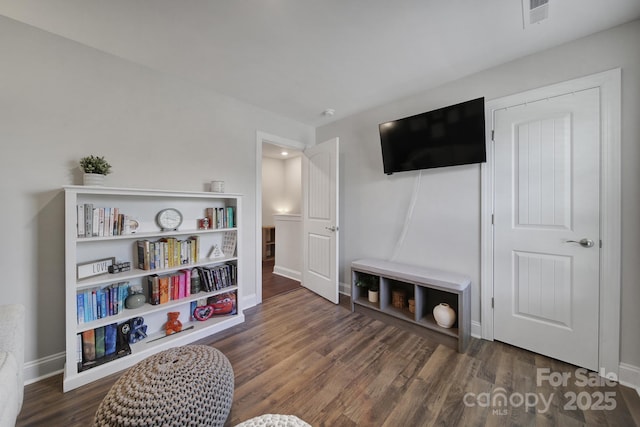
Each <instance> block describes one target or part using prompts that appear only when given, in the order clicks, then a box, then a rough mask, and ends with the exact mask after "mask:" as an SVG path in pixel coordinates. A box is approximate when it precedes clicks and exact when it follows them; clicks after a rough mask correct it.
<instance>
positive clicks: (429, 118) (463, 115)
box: [378, 97, 487, 175]
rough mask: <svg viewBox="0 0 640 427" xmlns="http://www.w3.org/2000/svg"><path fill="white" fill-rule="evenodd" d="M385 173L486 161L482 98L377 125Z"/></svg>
mask: <svg viewBox="0 0 640 427" xmlns="http://www.w3.org/2000/svg"><path fill="white" fill-rule="evenodd" d="M378 130H379V133H380V144H381V148H382V161H383V166H384V173H385V174H387V175H391V174H393V173H396V172H408V171H413V170H422V169H431V168H439V167H446V166H457V165H467V164H475V163H484V162H486V161H487V152H486V124H485V102H484V97H481V98H475V99H471V100H469V101H464V102H460V103H458V104H453V105H449V106H446V107H442V108H438V109H435V110H431V111H427V112H424V113H420V114H416V115H413V116H409V117H404V118H402V119H398V120H393V121H389V122H385V123H381V124H379V125H378Z"/></svg>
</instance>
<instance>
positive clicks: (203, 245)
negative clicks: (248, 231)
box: [63, 186, 244, 392]
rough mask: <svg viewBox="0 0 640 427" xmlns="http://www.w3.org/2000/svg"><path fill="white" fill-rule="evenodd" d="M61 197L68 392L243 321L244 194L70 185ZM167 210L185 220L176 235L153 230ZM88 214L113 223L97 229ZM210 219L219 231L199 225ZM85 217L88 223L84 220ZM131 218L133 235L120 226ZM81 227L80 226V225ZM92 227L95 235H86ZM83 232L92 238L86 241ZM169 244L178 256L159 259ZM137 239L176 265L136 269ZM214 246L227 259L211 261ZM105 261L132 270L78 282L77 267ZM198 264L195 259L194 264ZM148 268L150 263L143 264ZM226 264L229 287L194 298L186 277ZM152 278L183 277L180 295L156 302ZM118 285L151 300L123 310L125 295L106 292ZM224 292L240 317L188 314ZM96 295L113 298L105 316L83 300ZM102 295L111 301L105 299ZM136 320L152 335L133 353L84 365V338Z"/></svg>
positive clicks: (178, 285) (86, 357)
mask: <svg viewBox="0 0 640 427" xmlns="http://www.w3.org/2000/svg"><path fill="white" fill-rule="evenodd" d="M64 192H65V277H66V279H65V283H66V285H65V305H66V309H65V312H66V315H65V316H66V318H65V322H66V327H65V330H66V333H65V341H66V363H65V369H64V379H63V390H64V391H65V392H66V391H69V390H72V389H74V388H76V387H79V386H82V385H84V384H88V383H90V382H92V381H95V380H97V379H100V378H102V377H104V376H106V375H111V374H113V373H115V372H118V371H120V370H123V369H126V368H128V367H130V366H131V365H133V364H135V363H137V362H138V361H140V360H142V359H144V358H145V357H148V356H150V355H152V354H154V353H156V352H158V351H162V350H164V349H167V348H169V347H173V346H178V345H185V344H188V343H190V342H193V341H195V340H198V339H201V338H204V337H207V336H209V335H211V334H214V333H217V332H220V331H223V330H225V329H227V328H229V327H232V326H235V325H237V324H240V323H242V322H244V315H243V313H242V307H241V305H240V302H241V300H242V298H241V296H242V293H243V277H242V268H241V264H242V262H243V260H242V255H241V245H240V243H241V241H242V239H241V233H242V226H241V224H238V222H239V221H241V220H242V217H241V204H242V196H241V195H239V194H230V193H208V192H188V191H187V192H182V191H165V190H147V189H126V188H111V187H90V186H66V187H64ZM81 206H82V208H80V207H81ZM168 207H171V208H174V209H177V210H179V211H180V213H181V214H182V216H183V222H182V224H181V226H180V227H179V228H178V230H174V231H162V230H160V228H159V226H158V225H156V222H155V218H156V215H157V213H158V212H160V211H161V210H163V209H166V208H168ZM114 208H117V210H116V209H114ZM80 212H82V213H83V215H81V214H80ZM88 212H92V215H91V218H92V219H94V218H95V219H101V217H100V215H103V216H104V218H105V219H106V218H109V220H110V221H111V222H107V221H109V220H105V221H104V222H100V224H99V225H96V223H90V224H89V223H87V222H86V221H87V217H88V215H86V217H85V214H88ZM212 215H213V217H212ZM205 216H206V217H208V218H211V220H210V223H211V222H212V221H213V220H215V221H216V222H215V223H214V224H215V225H214V226H217V228H207V229H201V228H199V225H200V223H201V219H202V218H204V217H205ZM82 218H84V221H80V220H79V219H82ZM129 218H132V219H135V222H136V224H137V225H138V228H137V229H136V231H135V233H128V231H129V230H127V229H125V228H124V226H123V224H130V222H129ZM79 222H82V226H80V225H79ZM87 230H90V231H89V232H88V233H87ZM98 233H99V234H101V235H98ZM86 234H91V236H90V237H85V236H86ZM167 240H171V241H172V242H178V244H177V245H176V244H175V243H172V244H174V246H173V247H174V248H176V249H175V251H174V252H173V254H174V258H173V259H172V262H169V263H167V262H164V261H163V259H164V260H165V261H166V260H168V259H169V258H163V257H162V256H160V258H158V253H161V254H162V252H161V251H164V250H166V248H167V246H163V245H165V242H166V241H167ZM139 241H149V242H151V243H152V244H154V245H156V248H158V247H162V249H160V250H159V251H160V252H158V250H157V251H156V252H153V253H151V252H149V253H148V256H149V257H152V256H155V257H156V258H155V260H156V265H162V266H163V267H164V266H165V265H171V267H168V268H154V269H141V268H137V267H138V261H139V259H138V257H139V256H140V254H139V248H138V246H139V243H138V242H139ZM140 245H142V243H140ZM216 247H217V248H218V249H222V248H224V249H225V255H224V256H222V257H213V256H212V254H214V253H215V252H216V251H215V250H214V248H216ZM165 255H166V254H165ZM166 256H167V257H168V255H166ZM107 258H115V260H116V262H117V263H120V262H130V264H131V269H130V270H128V271H124V272H121V273H115V274H110V273H104V274H100V275H94V276H91V277H86V278H82V279H78V273H77V266H78V265H83V269H84V268H85V267H86V265H91V263H92V262H95V261H97V260H103V259H107ZM194 259H196V260H197V261H195V262H193V260H194ZM141 265H142V264H141ZM148 265H149V264H148V263H146V261H145V266H148ZM151 265H153V264H151ZM224 265H229V266H230V267H225V269H226V270H225V271H227V272H231V271H233V274H232V275H231V276H227V277H226V278H225V280H227V282H226V283H225V285H226V286H224V287H220V288H219V289H217V290H212V289H215V287H210V288H204V287H203V290H201V291H200V292H198V293H195V294H190V286H189V283H188V281H189V279H188V277H189V274H191V273H192V272H193V271H194V270H195V269H196V268H198V270H201V269H205V270H204V271H208V270H206V269H207V268H209V267H212V268H214V267H216V266H224ZM83 273H84V270H83ZM90 274H93V273H90ZM227 274H230V273H227ZM83 275H84V274H83ZM152 276H159V277H169V278H170V277H176V276H177V277H181V278H182V279H183V280H182V281H181V282H178V279H176V282H175V283H172V282H171V281H169V283H172V284H171V286H174V287H175V289H176V293H175V294H171V293H170V294H169V295H170V296H169V300H168V301H167V302H164V303H162V304H156V305H152V304H150V303H149V302H148V300H149V287H150V285H149V282H151V281H152V278H153V277H152ZM208 276H209V275H208ZM154 280H156V279H154ZM201 280H202V278H201ZM154 283H155V281H154ZM120 286H122V288H123V289H126V288H127V287H128V288H129V289H130V288H131V287H139V288H140V287H141V288H142V289H143V293H144V294H145V296H146V297H147V302H146V303H145V304H144V305H142V306H141V307H138V308H135V309H128V308H125V307H124V304H123V300H124V297H125V296H126V293H125V292H122V293H119V292H115V293H111V294H109V289H111V288H120ZM216 287H217V286H216ZM204 289H208V290H207V291H205V290H204ZM226 293H231V294H232V295H231V298H232V299H233V298H235V304H236V305H235V311H234V313H235V314H225V315H218V316H216V315H214V316H212V317H211V318H210V319H208V320H205V321H202V322H200V321H194V320H193V317H192V313H191V311H192V305H195V302H197V303H198V305H202V304H205V303H206V301H207V299H208V298H210V297H214V296H217V295H220V294H226ZM94 294H99V295H100V296H101V297H102V299H103V300H104V298H107V301H111V305H109V303H108V302H107V304H106V307H107V308H106V311H105V308H104V305H103V307H102V308H100V309H98V308H97V306H96V304H95V303H94V305H93V306H92V307H89V306H88V305H86V304H89V303H82V301H83V297H84V301H88V300H89V299H88V298H87V295H90V296H91V297H92V298H94V297H93V295H94ZM104 294H107V296H106V297H105V296H104ZM225 296H226V295H225ZM92 302H93V301H92ZM85 309H87V310H88V311H89V312H90V314H89V315H86V314H84V311H85ZM96 310H97V311H96ZM169 311H172V312H176V311H177V312H180V317H179V320H180V321H181V322H182V324H183V331H182V332H180V333H177V334H174V335H171V336H167V337H165V333H164V324H165V323H166V320H167V313H168V312H169ZM78 317H80V319H79V318H78ZM137 317H142V318H143V319H144V324H145V325H146V326H147V337H146V338H144V339H142V340H141V341H138V342H135V343H131V344H130V345H129V348H130V354H126V355H122V356H120V357H117V358H115V359H113V360H111V359H112V357H108V356H109V354H108V353H105V356H104V358H103V359H96V362H95V365H94V364H93V363H94V362H91V363H87V361H88V360H91V359H90V357H92V355H91V354H90V352H89V353H86V352H85V353H83V343H84V344H86V343H87V342H90V341H89V340H85V339H84V337H85V336H86V334H87V333H95V335H96V337H97V336H99V335H101V334H103V333H104V334H106V333H107V332H106V331H107V330H111V333H112V335H113V329H117V330H118V334H119V335H118V337H120V336H121V335H122V333H121V331H120V326H122V325H123V324H125V323H127V322H130V321H131V320H132V319H134V318H137ZM114 324H115V325H118V327H117V328H113V326H111V325H114ZM99 332H100V334H99ZM157 338H161V339H157ZM155 339H157V340H155ZM83 340H84V341H83ZM152 340H155V341H152ZM125 341H126V340H125ZM105 342H106V338H105ZM129 348H128V349H127V350H129ZM85 351H86V348H85ZM111 351H113V346H112V347H111ZM116 353H117V351H116ZM98 354H101V353H98ZM118 354H119V353H118ZM110 356H113V354H110ZM107 360H108V361H107ZM98 362H104V363H98Z"/></svg>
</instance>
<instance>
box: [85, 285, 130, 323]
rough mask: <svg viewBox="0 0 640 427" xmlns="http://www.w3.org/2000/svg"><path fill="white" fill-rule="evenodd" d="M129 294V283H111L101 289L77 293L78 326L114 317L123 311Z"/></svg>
mask: <svg viewBox="0 0 640 427" xmlns="http://www.w3.org/2000/svg"><path fill="white" fill-rule="evenodd" d="M128 294H129V282H120V283H113V284H111V285H108V286H105V287H102V288H92V289H87V290H85V291H83V292H78V293H77V295H76V298H77V310H76V312H77V315H78V324H79V325H81V324H83V323H88V322H92V321H94V320H98V319H102V318H104V317H108V316H114V315H116V314H118V313H121V312H122V311H123V310H124V300H125V299H126V298H127V295H128Z"/></svg>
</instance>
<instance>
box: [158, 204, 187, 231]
mask: <svg viewBox="0 0 640 427" xmlns="http://www.w3.org/2000/svg"><path fill="white" fill-rule="evenodd" d="M156 223H158V226H159V227H160V228H161V229H162V231H169V230H177V229H178V227H180V224H182V214H181V213H180V211H179V210H177V209H174V208H167V209H163V210H161V211H160V212H158V215H156Z"/></svg>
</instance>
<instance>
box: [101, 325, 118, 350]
mask: <svg viewBox="0 0 640 427" xmlns="http://www.w3.org/2000/svg"><path fill="white" fill-rule="evenodd" d="M117 338H118V325H117V324H115V323H112V324H110V325H106V326H105V327H104V355H105V356H108V355H110V354H113V353H115V352H116V342H117Z"/></svg>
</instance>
